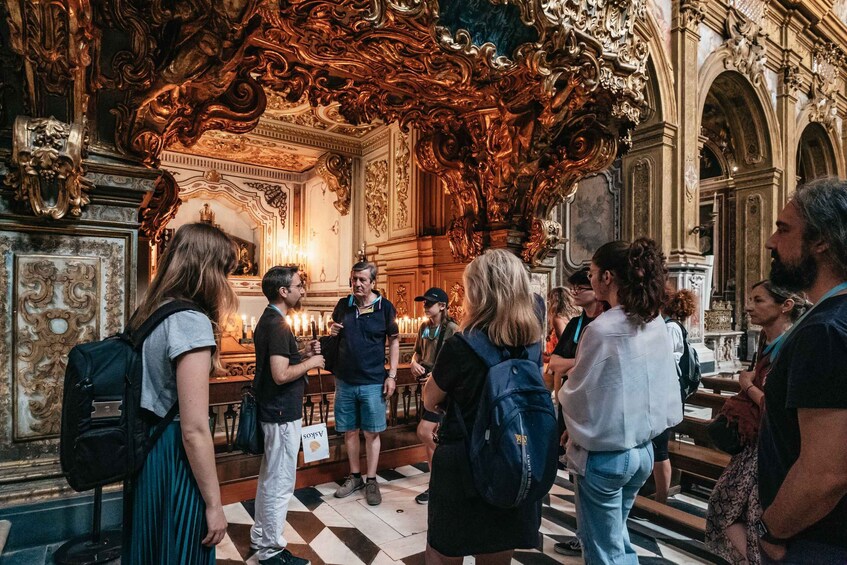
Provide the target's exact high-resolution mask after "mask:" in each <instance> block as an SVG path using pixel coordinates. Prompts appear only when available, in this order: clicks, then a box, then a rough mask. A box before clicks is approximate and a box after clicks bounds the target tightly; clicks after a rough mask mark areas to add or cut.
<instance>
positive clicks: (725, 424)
mask: <svg viewBox="0 0 847 565" xmlns="http://www.w3.org/2000/svg"><path fill="white" fill-rule="evenodd" d="M706 432H707V433H708V434H709V438H710V439H711V440H712V443H714V444H715V447H717V448H718V449H720V450H721V451H723V452H726V453H729V454H730V455H737V454H739V453H741V451H742V450H743V449H744V445H743V444H742V443H741V436H740V435H739V434H738V422H730V421H729V419H727V417H726V416H724V415H723V414H719V415H718V417H717V418H715V419H714V420H712V422H711V423H710V424H709V425H708V426H706Z"/></svg>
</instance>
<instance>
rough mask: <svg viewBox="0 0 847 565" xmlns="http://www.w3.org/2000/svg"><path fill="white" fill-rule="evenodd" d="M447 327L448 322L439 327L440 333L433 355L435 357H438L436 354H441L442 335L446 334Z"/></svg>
mask: <svg viewBox="0 0 847 565" xmlns="http://www.w3.org/2000/svg"><path fill="white" fill-rule="evenodd" d="M449 325H450V323H449V322H448V323H446V324H443V325H442V326H441V333H440V334H438V344H437V345H436V346H435V355H436V357H437V356H438V354H439V353H440V352H441V346H442V345H444V334H446V333H447V326H449Z"/></svg>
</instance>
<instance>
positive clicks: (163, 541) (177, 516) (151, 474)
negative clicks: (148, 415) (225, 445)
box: [121, 421, 215, 565]
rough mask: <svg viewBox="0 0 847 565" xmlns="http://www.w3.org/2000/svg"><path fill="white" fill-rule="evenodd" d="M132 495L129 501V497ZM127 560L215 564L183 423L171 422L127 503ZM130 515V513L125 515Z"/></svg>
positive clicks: (152, 564)
mask: <svg viewBox="0 0 847 565" xmlns="http://www.w3.org/2000/svg"><path fill="white" fill-rule="evenodd" d="M128 498H131V500H127V499H128ZM126 504H129V505H130V507H129V508H128V509H127V510H128V511H130V512H131V516H132V518H131V519H132V524H131V525H130V527H126V524H125V525H124V538H123V555H122V556H121V563H122V564H123V565H177V564H179V565H213V564H214V563H215V548H214V547H211V548H210V547H205V546H203V545H202V544H201V543H200V542H201V541H202V540H203V538H204V537H205V536H206V531H207V528H206V504H205V502H204V501H203V497H202V496H201V495H200V489H199V488H198V487H197V482H196V481H195V480H194V475H193V474H192V473H191V467H190V466H189V464H188V456H187V455H186V453H185V448H184V447H183V445H182V433H181V431H180V426H179V422H178V421H177V422H173V423H171V424H170V425H169V426H168V427H167V429H166V430H165V432H164V433H163V434H162V437H160V438H159V441H157V442H156V445H155V446H154V447H153V449H152V450H151V451H150V453H149V454H148V455H147V460H146V461H145V462H144V467H142V469H141V473H139V475H138V477H136V480H135V487H134V489H133V491H132V493H129V494H127V493H125V494H124V505H126ZM125 515H127V514H125Z"/></svg>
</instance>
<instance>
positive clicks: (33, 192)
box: [4, 116, 94, 220]
mask: <svg viewBox="0 0 847 565" xmlns="http://www.w3.org/2000/svg"><path fill="white" fill-rule="evenodd" d="M87 147H88V131H87V127H86V124H85V123H84V122H83V123H79V124H73V125H68V124H65V123H63V122H60V121H59V120H57V119H55V118H52V117H51V118H35V119H33V118H28V117H26V116H18V117H17V118H16V119H15V128H14V137H13V139H12V160H11V165H12V172H11V174H9V175H7V177H6V179H5V180H4V182H5V184H6V185H7V186H8V187H10V188H11V189H13V190H14V191H15V199H16V200H18V201H27V202H29V205H30V208H31V209H32V212H33V213H34V214H35V215H36V216H46V217H49V218H52V219H54V220H58V219H60V218H63V217H64V216H65V214H67V213H68V212H70V214H71V215H72V216H79V215H80V214H81V213H82V207H83V206H85V205H87V204H88V195H87V194H86V193H87V192H88V191H90V190H91V189H92V188H93V187H94V185H93V183H92V182H91V181H90V180H88V179H87V178H85V176H84V174H85V170H84V168H83V166H82V160H83V158H84V157H85V156H86V150H87ZM53 199H55V203H51V202H50V201H51V200H53Z"/></svg>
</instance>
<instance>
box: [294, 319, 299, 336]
mask: <svg viewBox="0 0 847 565" xmlns="http://www.w3.org/2000/svg"><path fill="white" fill-rule="evenodd" d="M294 335H300V318H299V317H297V316H294Z"/></svg>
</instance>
